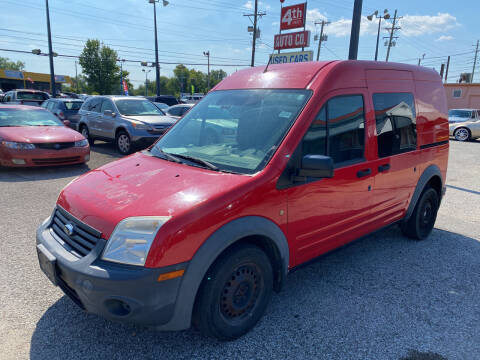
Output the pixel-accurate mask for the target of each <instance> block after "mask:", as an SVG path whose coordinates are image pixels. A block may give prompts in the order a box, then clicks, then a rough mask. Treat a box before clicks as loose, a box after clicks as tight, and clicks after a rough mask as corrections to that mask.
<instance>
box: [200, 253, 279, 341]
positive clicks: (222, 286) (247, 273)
mask: <svg viewBox="0 0 480 360" xmlns="http://www.w3.org/2000/svg"><path fill="white" fill-rule="evenodd" d="M272 289H273V271H272V265H271V263H270V260H269V258H268V257H267V255H266V254H265V253H264V252H263V251H262V250H260V248H258V247H256V246H254V245H240V246H234V247H232V248H231V249H229V250H227V252H226V253H225V254H223V255H222V256H221V257H220V258H219V259H218V260H217V261H216V262H215V263H214V265H213V266H212V267H211V268H210V269H209V271H208V272H207V274H206V275H205V278H204V279H203V282H202V285H201V287H200V290H199V293H198V295H197V299H196V302H195V309H194V313H193V324H194V325H195V327H196V328H197V329H198V330H200V331H201V332H202V333H203V334H205V335H207V336H212V337H216V338H217V339H220V340H233V339H236V338H238V337H240V336H242V335H244V334H245V333H247V332H248V331H249V330H250V329H251V328H253V327H254V326H255V324H256V323H257V321H258V320H259V319H260V318H261V317H262V315H263V313H264V312H265V309H266V307H267V305H268V303H269V301H270V298H271V296H272Z"/></svg>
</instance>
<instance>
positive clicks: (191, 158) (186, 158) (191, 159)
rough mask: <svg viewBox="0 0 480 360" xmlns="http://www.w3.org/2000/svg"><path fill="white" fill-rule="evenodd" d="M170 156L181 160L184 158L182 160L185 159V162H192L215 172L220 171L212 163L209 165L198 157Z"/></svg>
mask: <svg viewBox="0 0 480 360" xmlns="http://www.w3.org/2000/svg"><path fill="white" fill-rule="evenodd" d="M170 155H171V156H175V157H179V158H182V159H185V160H189V161H192V162H194V163H197V164H200V165H203V167H207V168H209V169H211V170H215V171H218V170H219V169H218V167H216V166H215V165H213V164H212V163H209V162H208V161H206V160H203V159H199V158H196V157H193V156H190V155H183V154H170Z"/></svg>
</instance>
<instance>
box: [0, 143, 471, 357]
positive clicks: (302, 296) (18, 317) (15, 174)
mask: <svg viewBox="0 0 480 360" xmlns="http://www.w3.org/2000/svg"><path fill="white" fill-rule="evenodd" d="M116 158H117V155H116V153H115V152H114V150H113V147H112V146H111V145H109V144H103V143H100V144H96V145H95V146H93V148H92V158H91V161H90V162H89V163H88V166H85V165H82V166H70V167H60V168H43V169H15V170H8V169H5V168H3V169H0V193H1V200H0V209H1V211H0V213H1V217H0V233H1V234H2V235H1V240H0V254H1V259H2V260H1V261H0V304H1V307H0V319H1V321H0V349H1V350H0V351H1V353H0V358H1V359H24V358H29V357H30V358H32V359H57V358H62V359H82V358H94V359H112V358H113V359H134V358H139V359H181V358H196V359H200V358H202V359H207V358H221V359H233V358H248V359H253V358H275V359H287V358H290V359H292V358H302V359H313V358H315V359H432V360H434V359H444V358H446V359H478V358H480V342H479V341H478V339H479V338H480V324H479V323H478V322H477V321H476V319H478V318H479V317H480V301H479V299H480V206H479V202H480V166H479V159H480V141H476V142H469V143H459V142H455V141H452V142H451V147H450V160H449V169H448V178H447V193H446V197H445V198H444V200H443V203H442V206H441V208H440V211H439V215H438V219H437V222H436V226H435V230H434V231H433V233H432V235H431V236H430V237H429V238H428V239H427V240H425V241H422V242H415V241H411V240H408V239H406V238H404V237H403V236H402V235H401V232H400V230H399V229H398V228H397V227H392V228H390V229H387V230H383V231H381V232H378V233H376V234H374V235H371V236H369V237H366V238H364V239H361V240H359V241H356V242H354V243H353V244H351V245H349V246H346V247H344V248H341V249H339V250H337V251H335V252H333V253H330V254H328V255H326V256H323V257H321V258H320V259H318V260H317V261H315V262H313V263H311V264H309V265H307V266H304V267H302V268H300V269H298V270H296V271H294V272H293V273H291V274H290V275H289V276H288V278H287V283H286V287H285V289H284V290H283V291H282V292H281V293H279V294H276V295H275V296H274V297H273V300H272V303H271V304H270V306H269V307H268V309H267V312H266V314H265V316H264V317H263V318H262V320H261V321H260V322H259V324H258V325H257V326H256V327H255V328H254V329H253V331H251V332H250V333H248V334H247V335H246V336H244V337H243V338H241V339H239V340H237V341H233V342H223V343H222V342H218V341H216V340H213V339H208V338H204V337H203V336H201V335H200V334H199V333H197V332H196V331H195V330H193V329H191V330H187V331H183V332H171V333H164V332H156V331H152V330H149V329H144V328H139V327H134V326H128V325H122V324H116V323H112V322H108V321H105V320H103V319H101V318H98V317H97V316H93V315H89V314H85V313H83V312H82V311H81V310H80V309H79V308H78V307H77V306H76V305H75V304H74V303H73V302H72V301H71V300H70V299H69V298H67V297H66V296H64V295H63V293H62V292H61V291H60V290H59V289H58V288H54V287H53V286H52V285H51V284H50V283H49V281H48V280H47V278H46V277H45V276H44V275H43V273H42V272H41V271H40V269H39V267H38V263H37V256H36V251H35V230H36V228H37V226H38V225H39V224H40V223H41V222H42V221H43V220H44V219H45V218H46V217H47V216H48V215H49V214H50V213H51V211H52V209H53V207H54V204H55V201H56V198H57V196H58V193H59V192H60V190H61V189H62V188H63V187H64V186H65V185H66V184H68V183H69V181H71V180H72V179H73V178H74V177H76V176H78V175H80V174H82V173H84V172H86V171H88V170H90V169H93V168H96V167H98V166H101V165H102V164H105V163H107V162H110V161H113V160H115V159H116ZM159 186H160V185H159Z"/></svg>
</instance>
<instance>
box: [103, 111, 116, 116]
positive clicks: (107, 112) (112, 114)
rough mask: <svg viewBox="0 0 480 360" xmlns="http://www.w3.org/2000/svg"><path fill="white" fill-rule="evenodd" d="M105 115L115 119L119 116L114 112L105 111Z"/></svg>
mask: <svg viewBox="0 0 480 360" xmlns="http://www.w3.org/2000/svg"><path fill="white" fill-rule="evenodd" d="M103 115H105V116H111V117H115V115H117V114H115V113H114V112H113V111H112V110H104V111H103Z"/></svg>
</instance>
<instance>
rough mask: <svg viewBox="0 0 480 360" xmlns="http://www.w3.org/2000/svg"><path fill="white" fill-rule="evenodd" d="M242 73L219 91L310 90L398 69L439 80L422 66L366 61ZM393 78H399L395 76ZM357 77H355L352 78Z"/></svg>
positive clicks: (306, 64)
mask: <svg viewBox="0 0 480 360" xmlns="http://www.w3.org/2000/svg"><path fill="white" fill-rule="evenodd" d="M264 70H265V66H264V65H262V66H257V67H253V68H249V69H245V70H240V71H237V72H235V73H233V74H232V75H230V76H229V77H227V78H225V79H224V80H223V81H222V82H220V84H218V85H217V86H216V87H215V90H229V89H308V88H310V85H311V84H312V82H313V81H314V80H321V78H325V77H327V76H331V75H333V73H335V75H336V76H337V77H338V79H340V78H344V79H345V81H347V82H350V81H351V82H353V83H355V82H356V81H357V83H358V81H363V82H365V80H366V72H367V70H397V71H409V72H412V73H413V78H414V79H415V80H424V81H438V80H439V79H440V76H439V75H438V73H437V72H436V71H435V70H433V69H428V68H425V67H421V66H416V65H409V64H401V63H393V62H388V63H387V62H383V61H382V62H381V61H363V60H337V61H309V62H302V63H289V64H271V65H270V66H269V67H268V70H267V72H264ZM392 75H393V76H395V75H394V74H393V73H392ZM352 76H353V78H352Z"/></svg>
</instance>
